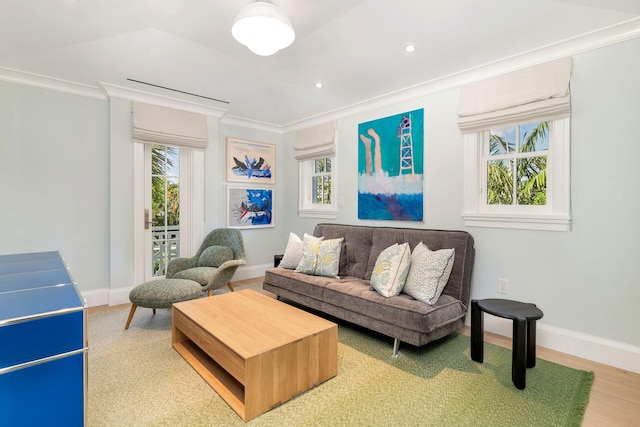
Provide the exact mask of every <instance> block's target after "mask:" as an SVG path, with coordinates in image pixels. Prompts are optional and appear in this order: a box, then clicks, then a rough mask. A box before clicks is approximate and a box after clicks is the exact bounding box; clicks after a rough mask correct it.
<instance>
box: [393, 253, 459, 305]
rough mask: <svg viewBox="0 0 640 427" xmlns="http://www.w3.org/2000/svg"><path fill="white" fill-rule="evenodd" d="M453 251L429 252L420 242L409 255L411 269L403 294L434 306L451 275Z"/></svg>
mask: <svg viewBox="0 0 640 427" xmlns="http://www.w3.org/2000/svg"><path fill="white" fill-rule="evenodd" d="M454 258H455V249H440V250H439V251H431V250H430V249H429V248H428V247H427V246H426V245H425V244H424V243H422V242H420V243H419V244H418V245H417V246H416V247H415V248H413V253H412V254H411V269H410V270H409V275H408V276H407V283H405V285H404V289H403V292H404V293H405V294H407V295H410V296H412V297H413V298H415V299H417V300H419V301H423V302H426V303H427V304H429V305H434V304H435V303H436V302H438V298H440V295H441V294H442V291H443V290H444V287H445V286H446V284H447V281H448V280H449V276H450V275H451V269H452V268H453V260H454Z"/></svg>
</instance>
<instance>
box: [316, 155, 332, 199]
mask: <svg viewBox="0 0 640 427" xmlns="http://www.w3.org/2000/svg"><path fill="white" fill-rule="evenodd" d="M330 172H331V158H330V157H324V158H322V159H317V160H315V173H316V176H314V177H313V198H312V200H313V203H315V204H318V205H330V204H331V175H330Z"/></svg>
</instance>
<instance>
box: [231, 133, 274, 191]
mask: <svg viewBox="0 0 640 427" xmlns="http://www.w3.org/2000/svg"><path fill="white" fill-rule="evenodd" d="M275 163H276V146H275V145H274V144H269V143H266V142H257V141H247V140H244V139H238V138H233V137H227V181H237V182H244V183H247V184H275V182H276V176H275Z"/></svg>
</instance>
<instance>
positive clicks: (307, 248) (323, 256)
mask: <svg viewBox="0 0 640 427" xmlns="http://www.w3.org/2000/svg"><path fill="white" fill-rule="evenodd" d="M343 240H344V239H343V238H342V237H341V238H339V239H331V240H322V237H314V236H311V235H309V234H305V235H304V239H303V241H302V259H301V260H300V263H299V264H298V266H297V267H296V270H295V271H297V272H298V273H305V274H311V275H314V276H327V277H336V278H337V277H338V268H339V267H340V248H341V247H342V241H343Z"/></svg>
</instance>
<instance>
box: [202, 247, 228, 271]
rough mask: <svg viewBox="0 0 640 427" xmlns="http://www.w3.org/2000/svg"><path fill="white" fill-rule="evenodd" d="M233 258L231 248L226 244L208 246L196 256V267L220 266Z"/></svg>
mask: <svg viewBox="0 0 640 427" xmlns="http://www.w3.org/2000/svg"><path fill="white" fill-rule="evenodd" d="M232 259H233V250H232V249H231V248H230V247H228V246H217V245H213V246H209V247H208V248H207V249H205V250H204V251H202V253H201V254H200V258H198V267H216V268H217V267H220V265H221V264H223V263H225V262H227V261H230V260H232Z"/></svg>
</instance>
